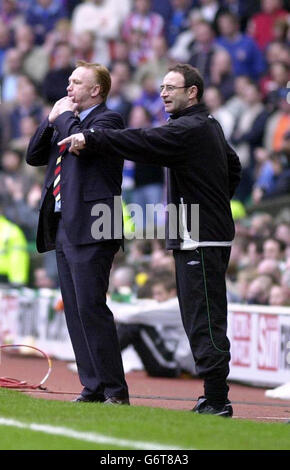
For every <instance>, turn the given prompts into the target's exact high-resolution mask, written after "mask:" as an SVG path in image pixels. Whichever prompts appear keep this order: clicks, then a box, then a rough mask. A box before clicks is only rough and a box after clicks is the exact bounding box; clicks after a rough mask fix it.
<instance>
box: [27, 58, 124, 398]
mask: <svg viewBox="0 0 290 470" xmlns="http://www.w3.org/2000/svg"><path fill="white" fill-rule="evenodd" d="M110 86H111V79H110V74H109V72H108V70H107V69H106V68H105V67H103V66H101V65H97V64H89V63H86V62H83V61H80V62H78V64H77V67H76V69H75V70H74V71H73V73H72V74H71V76H70V77H69V85H68V87H67V93H68V94H67V96H66V97H64V98H62V99H60V100H59V101H57V102H56V103H55V105H54V106H53V108H52V110H51V112H50V114H49V116H48V118H47V119H46V120H45V121H44V122H43V123H42V124H41V125H40V126H39V128H38V129H37V131H36V133H35V135H34V136H33V137H32V139H31V141H30V144H29V147H28V152H27V163H28V164H30V165H32V166H41V165H47V171H46V177H45V182H44V187H43V193H42V198H41V203H40V216H39V224H38V232H37V248H38V251H39V252H41V253H42V252H45V251H49V250H53V249H55V250H56V258H57V265H58V272H59V279H60V287H61V292H62V296H63V301H64V309H65V315H66V321H67V325H68V330H69V334H70V338H71V341H72V345H73V348H74V352H75V356H76V362H77V366H78V373H79V377H80V381H81V383H82V385H83V386H84V388H83V390H82V392H81V395H80V396H79V397H77V399H76V400H75V401H78V402H83V401H85V402H96V401H97V402H104V403H107V404H129V399H128V387H127V384H126V381H125V377H124V371H123V365H122V359H121V354H120V347H119V343H118V337H117V333H116V328H115V324H114V320H113V315H112V312H111V311H110V310H109V308H108V306H107V305H106V292H107V289H108V282H109V274H110V269H111V265H112V262H113V258H114V255H115V253H116V252H117V251H118V249H119V248H120V245H121V244H122V230H121V234H120V233H119V232H120V230H119V231H118V233H114V225H113V224H112V230H111V233H110V234H105V233H100V236H99V237H97V238H98V239H96V234H94V238H93V236H92V225H93V222H94V218H93V217H92V213H94V210H93V207H94V206H95V205H96V204H103V205H104V204H105V205H106V207H109V208H110V211H109V212H110V214H111V216H112V218H113V217H114V210H118V211H121V206H120V207H119V206H118V207H117V206H116V199H117V200H118V199H120V198H118V197H116V196H120V194H121V182H122V169H123V159H122V158H118V157H117V159H116V157H115V156H113V155H110V154H106V155H105V157H106V158H104V160H103V161H102V162H101V161H100V160H99V159H97V158H95V153H94V152H90V151H87V150H84V151H81V152H80V154H79V156H78V157H76V155H75V154H74V153H70V152H69V151H68V149H67V148H66V147H65V146H64V147H63V148H62V149H61V150H60V151H59V147H58V146H57V142H58V141H59V140H61V139H63V138H65V137H67V136H68V135H70V134H71V133H72V132H73V133H74V132H83V131H84V130H85V129H90V130H91V132H94V130H95V129H98V128H111V129H120V128H123V127H124V125H123V121H122V118H121V116H120V115H119V114H118V113H115V112H112V111H110V110H109V109H108V108H107V107H106V104H105V101H106V98H107V95H108V93H109V91H110ZM76 150H77V149H76ZM114 201H115V204H114ZM120 213H121V212H120ZM112 220H113V219H112Z"/></svg>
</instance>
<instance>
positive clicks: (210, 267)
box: [173, 246, 231, 404]
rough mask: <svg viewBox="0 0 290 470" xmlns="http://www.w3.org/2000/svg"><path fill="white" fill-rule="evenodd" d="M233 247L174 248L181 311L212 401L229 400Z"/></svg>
mask: <svg viewBox="0 0 290 470" xmlns="http://www.w3.org/2000/svg"><path fill="white" fill-rule="evenodd" d="M230 252H231V249H230V247H216V246H215V247H209V246H206V247H199V248H197V249H196V250H190V251H181V250H174V252H173V254H174V258H175V266H176V284H177V294H178V299H179V305H180V311H181V316H182V321H183V325H184V328H185V332H186V334H187V336H188V339H189V343H190V346H191V350H192V354H193V357H194V360H195V363H196V371H197V373H198V375H199V376H200V377H201V378H203V379H204V392H205V396H206V398H207V399H208V401H209V402H210V403H211V404H224V403H225V401H226V399H227V394H228V386H227V382H226V378H227V376H228V374H229V361H230V352H229V349H230V342H229V340H228V338H227V335H226V332H227V298H226V285H225V274H226V270H227V267H228V262H229V257H230Z"/></svg>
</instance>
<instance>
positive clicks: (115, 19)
mask: <svg viewBox="0 0 290 470" xmlns="http://www.w3.org/2000/svg"><path fill="white" fill-rule="evenodd" d="M129 11H130V0H122V1H118V2H116V1H115V0H85V1H84V2H82V3H80V4H79V5H77V6H76V7H75V9H74V10H73V14H72V31H73V33H83V32H84V31H91V32H94V33H95V34H96V35H97V37H98V38H99V39H101V40H103V41H107V40H111V39H118V35H119V29H120V26H121V24H122V22H123V21H124V19H125V18H126V15H128V14H129Z"/></svg>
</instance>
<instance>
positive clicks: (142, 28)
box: [122, 0, 164, 67]
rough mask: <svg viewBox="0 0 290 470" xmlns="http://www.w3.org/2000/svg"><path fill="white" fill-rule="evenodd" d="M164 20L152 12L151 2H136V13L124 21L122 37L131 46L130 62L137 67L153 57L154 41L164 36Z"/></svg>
mask: <svg viewBox="0 0 290 470" xmlns="http://www.w3.org/2000/svg"><path fill="white" fill-rule="evenodd" d="M163 31H164V20H163V18H162V16H160V15H158V14H157V13H153V12H152V11H151V0H134V11H133V12H131V13H130V14H129V15H128V16H127V18H126V19H125V21H124V24H123V28H122V37H123V39H125V41H127V42H128V43H129V45H130V54H129V60H130V63H131V65H132V66H134V67H137V66H139V65H140V64H141V63H144V62H147V61H148V60H149V59H150V58H151V55H152V40H153V38H155V37H159V36H162V34H163Z"/></svg>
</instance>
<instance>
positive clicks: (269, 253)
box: [263, 238, 285, 261]
mask: <svg viewBox="0 0 290 470" xmlns="http://www.w3.org/2000/svg"><path fill="white" fill-rule="evenodd" d="M284 251H285V243H284V242H282V241H281V240H277V239H276V238H268V239H267V240H266V241H265V242H264V245H263V256H264V259H265V260H275V261H281V260H282V258H283V255H284Z"/></svg>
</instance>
